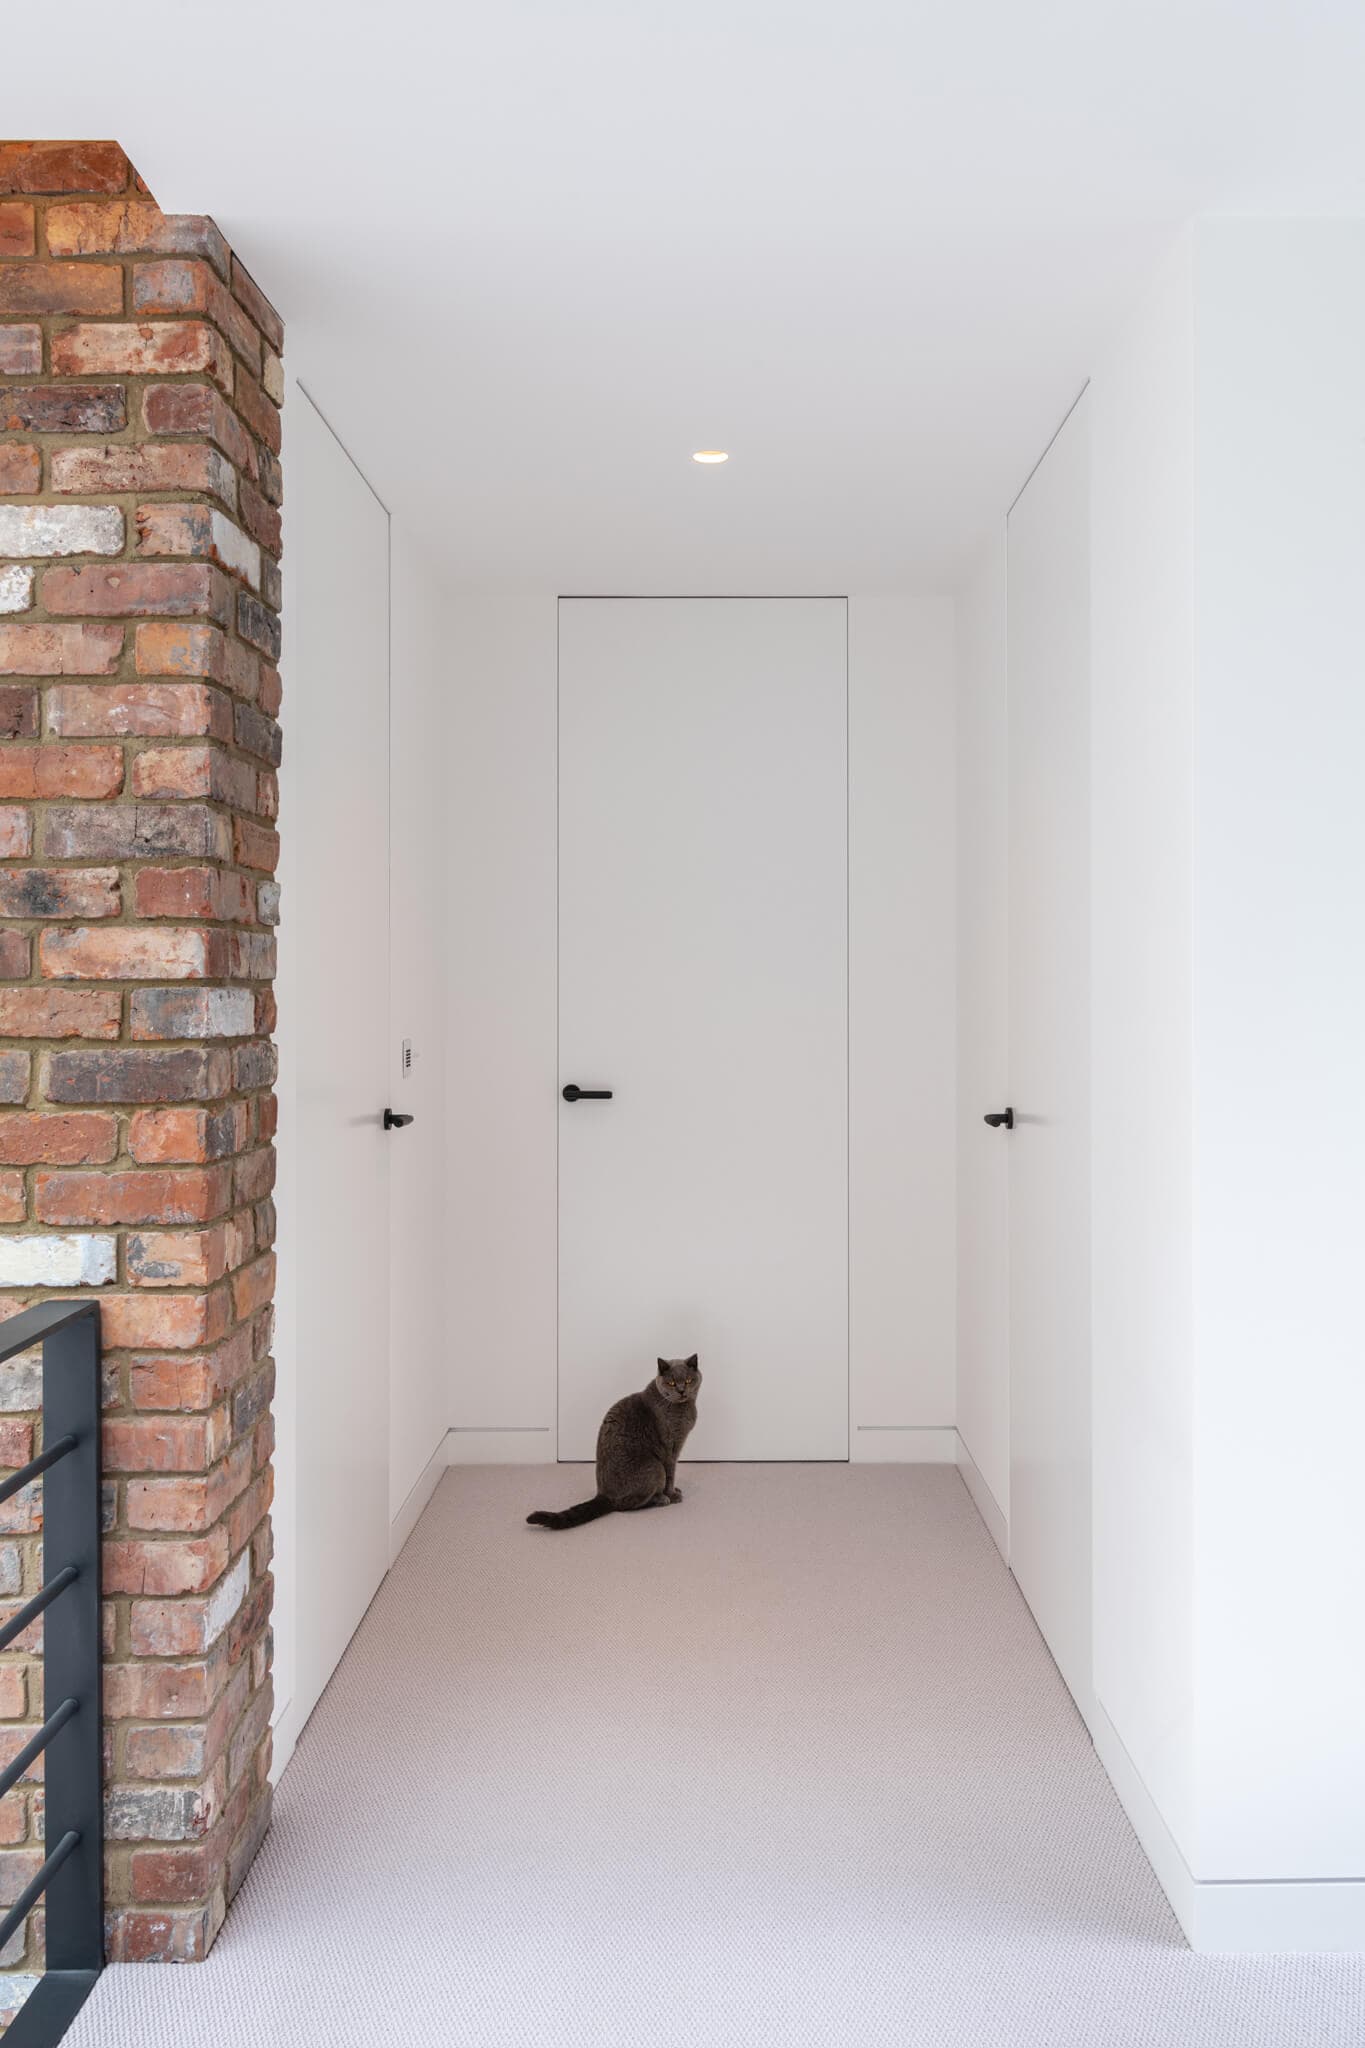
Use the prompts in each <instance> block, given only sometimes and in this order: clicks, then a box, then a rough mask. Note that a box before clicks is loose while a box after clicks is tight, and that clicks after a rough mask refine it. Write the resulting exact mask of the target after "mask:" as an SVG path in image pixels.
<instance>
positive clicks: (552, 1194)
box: [447, 590, 956, 1460]
mask: <svg viewBox="0 0 1365 2048" xmlns="http://www.w3.org/2000/svg"><path fill="white" fill-rule="evenodd" d="M451 629H452V631H453V633H454V635H455V638H456V643H457V653H456V660H455V667H456V675H457V680H456V682H455V684H454V686H453V689H452V693H451V707H450V709H451V787H450V796H449V831H448V835H447V846H448V863H449V864H448V870H447V872H448V878H449V900H448V911H449V921H448V924H447V932H448V939H449V956H450V976H451V981H450V998H449V1000H450V1025H449V1046H450V1073H451V1076H452V1083H451V1089H450V1098H449V1117H448V1129H449V1133H450V1144H449V1161H448V1173H449V1200H450V1211H449V1215H450V1290H449V1291H450V1297H451V1300H450V1316H451V1325H450V1333H449V1335H450V1342H449V1350H450V1356H451V1361H452V1364H451V1373H452V1378H451V1385H450V1403H451V1405H450V1419H451V1423H452V1429H453V1435H452V1456H454V1457H455V1458H457V1459H458V1458H488V1457H498V1458H505V1459H515V1460H529V1459H537V1458H553V1456H554V1450H555V1446H554V1412H555V1401H554V1389H555V1343H556V1256H555V1231H556V1189H555V1116H556V1096H555V1086H556V1079H557V1063H556V1046H555V990H556V913H555V863H556V832H555V799H556V787H555V784H556V765H555V630H556V599H555V595H554V593H553V592H551V591H529V592H528V591H509V590H504V591H490V592H481V593H472V594H466V593H462V594H461V595H460V596H459V598H458V600H457V602H456V603H455V605H454V607H453V609H452V613H451ZM849 632H850V680H849V748H850V799H851V817H850V1005H851V1015H850V1063H851V1073H850V1168H851V1191H850V1199H851V1210H852V1225H851V1229H852V1245H851V1276H850V1277H851V1291H852V1311H851V1322H852V1357H851V1379H852V1388H853V1417H852V1420H853V1424H854V1439H853V1440H854V1444H855V1450H854V1456H855V1457H863V1458H869V1459H870V1458H879V1457H880V1458H885V1457H895V1458H916V1459H918V1458H925V1457H935V1458H942V1457H951V1455H952V1453H953V1443H954V1439H953V1435H952V1427H951V1426H952V1421H953V1373H954V1343H955V1338H954V1328H955V1314H956V1295H955V1285H954V1277H953V1275H954V1208H953V1185H954V1154H955V1141H954V1117H955V1108H954V1099H955V1098H954V1066H955V1041H954V1021H953V1020H954V1009H955V986H954V980H955V968H954V957H955V944H956V940H955V920H954V896H953V866H954V842H953V810H954V771H953V748H954V714H953V651H952V608H951V603H950V602H949V601H948V600H946V599H938V598H932V597H907V596H894V595H888V596H865V597H858V596H856V595H855V596H854V597H853V598H851V600H850V626H849Z"/></svg>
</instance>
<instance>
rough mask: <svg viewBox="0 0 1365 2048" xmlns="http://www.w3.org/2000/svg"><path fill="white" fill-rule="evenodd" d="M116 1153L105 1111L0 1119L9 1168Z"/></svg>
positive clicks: (86, 1162)
mask: <svg viewBox="0 0 1365 2048" xmlns="http://www.w3.org/2000/svg"><path fill="white" fill-rule="evenodd" d="M115 1029H117V1021H116V1022H115ZM117 1151H118V1119H117V1118H116V1117H113V1116H110V1115H109V1114H108V1113H107V1112H104V1111H99V1110H76V1111H72V1112H69V1113H68V1114H65V1115H60V1114H53V1113H51V1112H47V1113H43V1112H34V1111H28V1110H15V1111H14V1112H12V1114H10V1115H8V1116H0V1161H3V1162H4V1164H5V1165H6V1166H99V1165H104V1164H107V1163H108V1161H109V1160H111V1159H112V1158H113V1157H114V1155H115V1153H116V1152H117ZM11 1590H13V1589H11Z"/></svg>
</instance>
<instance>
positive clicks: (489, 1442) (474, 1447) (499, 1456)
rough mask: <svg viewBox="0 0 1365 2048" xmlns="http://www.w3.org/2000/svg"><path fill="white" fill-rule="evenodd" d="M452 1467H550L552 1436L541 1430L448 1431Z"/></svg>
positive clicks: (552, 1447)
mask: <svg viewBox="0 0 1365 2048" xmlns="http://www.w3.org/2000/svg"><path fill="white" fill-rule="evenodd" d="M446 1457H447V1460H448V1462H449V1463H450V1464H452V1465H553V1464H554V1462H555V1433H554V1431H553V1430H552V1429H550V1428H548V1427H547V1428H545V1429H452V1430H450V1431H448V1432H447V1435H446Z"/></svg>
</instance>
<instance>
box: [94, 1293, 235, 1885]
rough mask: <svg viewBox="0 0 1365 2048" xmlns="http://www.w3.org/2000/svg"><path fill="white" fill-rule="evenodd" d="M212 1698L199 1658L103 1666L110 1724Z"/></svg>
mask: <svg viewBox="0 0 1365 2048" xmlns="http://www.w3.org/2000/svg"><path fill="white" fill-rule="evenodd" d="M105 1312H106V1314H107V1312H108V1303H107V1302H106V1303H105ZM213 1697H214V1694H213V1682H212V1679H211V1677H210V1672H209V1667H208V1665H207V1664H206V1663H205V1662H204V1661H203V1660H202V1659H196V1660H195V1661H194V1662H193V1663H185V1664H109V1665H106V1666H105V1671H104V1711H105V1714H106V1715H107V1716H108V1718H109V1719H110V1720H111V1721H185V1720H197V1719H198V1718H199V1717H200V1716H202V1715H203V1714H205V1713H206V1712H207V1711H208V1709H209V1707H211V1706H212V1704H213ZM153 1896H155V1895H153Z"/></svg>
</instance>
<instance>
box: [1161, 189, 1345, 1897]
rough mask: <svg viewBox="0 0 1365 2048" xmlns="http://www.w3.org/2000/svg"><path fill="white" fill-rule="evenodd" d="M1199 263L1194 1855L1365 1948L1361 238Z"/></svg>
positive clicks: (1212, 251) (1279, 227) (1236, 226)
mask: <svg viewBox="0 0 1365 2048" xmlns="http://www.w3.org/2000/svg"><path fill="white" fill-rule="evenodd" d="M1196 248H1197V282H1198V297H1197V306H1196V319H1195V331H1196V347H1197V360H1196V378H1197V394H1198V395H1197V411H1196V445H1195V474H1196V508H1197V509H1196V520H1197V524H1196V534H1195V555H1196V562H1197V579H1198V580H1197V612H1196V623H1195V659H1196V666H1197V699H1196V708H1195V729H1194V754H1195V805H1194V818H1195V830H1194V864H1195V896H1194V910H1193V915H1194V932H1195V1001H1194V1042H1193V1074H1194V1133H1193V1142H1194V1206H1195V1220H1194V1230H1195V1243H1196V1269H1195V1270H1196V1278H1195V1294H1194V1303H1193V1337H1194V1347H1195V1357H1196V1371H1195V1389H1194V1404H1195V1409H1194V1429H1195V1441H1196V1461H1197V1487H1196V1497H1195V1555H1196V1560H1197V1574H1198V1576H1197V1582H1196V1593H1195V1631H1196V1645H1197V1649H1196V1667H1197V1672H1196V1684H1197V1699H1198V1711H1197V1717H1196V1735H1195V1771H1196V1780H1197V1783H1198V1786H1199V1827H1198V1838H1197V1842H1196V1855H1197V1857H1198V1868H1199V1873H1200V1875H1201V1876H1217V1877H1252V1876H1255V1877H1270V1876H1276V1877H1300V1878H1318V1879H1321V1878H1327V1877H1347V1876H1351V1877H1355V1878H1357V1879H1360V1880H1361V1881H1362V1882H1361V1885H1360V1894H1361V1906H1360V1913H1361V1919H1360V1931H1361V1934H1362V1936H1365V1767H1363V1766H1365V1631H1362V1629H1361V1628H1360V1627H1358V1626H1353V1625H1352V1624H1351V1622H1349V1621H1348V1620H1347V1619H1346V1617H1348V1616H1354V1617H1359V1616H1361V1615H1362V1614H1365V1544H1362V1541H1361V1529H1360V1503H1361V1500H1362V1498H1365V1371H1362V1317H1361V1301H1360V1271H1361V1248H1362V1245H1365V1147H1362V1143H1361V1132H1360V1122H1359V1112H1358V1106H1357V1105H1358V1097H1359V1089H1360V1071H1361V1050H1362V1047H1363V1046H1365V949H1363V948H1362V945H1361V943H1360V941H1361V932H1362V881H1363V879H1365V803H1363V802H1362V800H1361V786H1360V771H1361V763H1362V761H1365V460H1363V459H1362V458H1363V454H1365V224H1361V223H1359V222H1357V223H1349V222H1348V223H1303V222H1298V223H1289V222H1286V223H1254V224H1253V223H1232V222H1229V223H1226V224H1222V225H1218V226H1216V227H1215V226H1212V225H1210V226H1207V227H1204V228H1201V230H1200V232H1199V236H1198V240H1197V244H1196ZM1267 1758H1272V1759H1273V1760H1274V1763H1273V1768H1270V1769H1267ZM1253 1782H1254V1783H1255V1784H1256V1786H1257V1797H1256V1798H1255V1799H1254V1800H1252V1801H1249V1800H1248V1799H1247V1797H1246V1787H1247V1785H1248V1784H1249V1783H1253Z"/></svg>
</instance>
